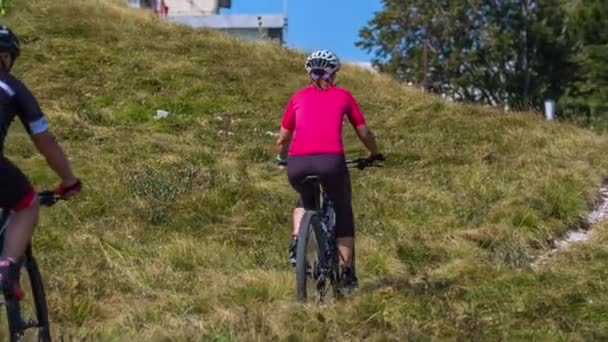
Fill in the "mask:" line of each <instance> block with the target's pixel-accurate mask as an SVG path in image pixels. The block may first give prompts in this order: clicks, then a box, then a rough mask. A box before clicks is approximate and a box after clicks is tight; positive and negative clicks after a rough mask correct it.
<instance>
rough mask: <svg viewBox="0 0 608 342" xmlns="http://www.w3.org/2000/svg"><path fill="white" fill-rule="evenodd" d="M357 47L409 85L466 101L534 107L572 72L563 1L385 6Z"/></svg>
mask: <svg viewBox="0 0 608 342" xmlns="http://www.w3.org/2000/svg"><path fill="white" fill-rule="evenodd" d="M383 4H384V9H383V11H381V12H379V13H377V14H376V16H375V17H374V18H373V19H372V20H371V21H370V22H369V23H368V25H367V26H366V27H365V28H363V29H362V30H361V31H360V37H361V40H360V41H359V42H357V45H358V46H360V47H362V48H363V49H366V50H368V51H370V52H374V54H375V59H374V63H375V64H376V65H378V66H379V67H380V69H381V70H383V71H386V72H389V73H392V74H394V75H395V76H396V77H397V78H399V79H400V80H402V81H404V82H413V83H418V84H420V83H424V82H428V83H431V84H433V85H435V88H437V89H438V90H439V91H440V92H442V93H445V94H447V95H449V96H451V97H453V98H456V99H460V100H466V101H479V102H484V103H491V104H495V105H505V106H509V107H516V108H527V107H529V106H530V105H535V106H539V107H540V106H541V104H542V102H543V100H544V99H545V98H546V97H553V98H557V97H559V96H560V95H561V93H562V92H563V84H564V82H562V80H563V79H564V78H565V77H567V75H569V73H564V71H565V70H568V69H570V68H572V65H571V64H572V63H571V62H570V61H569V58H570V55H571V53H572V48H571V43H570V42H569V40H568V39H569V36H568V35H567V34H566V31H565V30H564V28H565V15H564V13H563V12H564V10H563V7H562V6H560V5H559V0H543V1H534V0H519V1H516V0H471V1H424V0H408V1H403V0H401V1H399V0H384V1H383Z"/></svg>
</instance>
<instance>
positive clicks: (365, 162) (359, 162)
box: [276, 157, 384, 170]
mask: <svg viewBox="0 0 608 342" xmlns="http://www.w3.org/2000/svg"><path fill="white" fill-rule="evenodd" d="M276 162H277V164H278V165H279V166H287V160H286V159H280V158H279V157H277V159H276ZM382 162H384V157H382V159H372V158H357V159H350V160H347V161H346V165H348V166H352V167H356V168H357V169H359V170H363V169H365V168H367V167H382Z"/></svg>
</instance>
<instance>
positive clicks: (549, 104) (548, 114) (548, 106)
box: [545, 100, 555, 121]
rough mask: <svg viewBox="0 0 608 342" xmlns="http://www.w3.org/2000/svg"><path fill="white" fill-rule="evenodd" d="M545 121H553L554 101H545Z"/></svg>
mask: <svg viewBox="0 0 608 342" xmlns="http://www.w3.org/2000/svg"><path fill="white" fill-rule="evenodd" d="M545 119H547V121H553V120H554V119H555V101H553V100H545Z"/></svg>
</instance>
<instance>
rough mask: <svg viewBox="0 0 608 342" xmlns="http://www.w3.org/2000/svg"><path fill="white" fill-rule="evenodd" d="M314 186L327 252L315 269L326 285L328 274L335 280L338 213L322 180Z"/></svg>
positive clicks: (322, 282) (319, 280)
mask: <svg viewBox="0 0 608 342" xmlns="http://www.w3.org/2000/svg"><path fill="white" fill-rule="evenodd" d="M311 186H314V191H315V193H314V195H315V207H314V208H315V209H314V211H315V212H316V213H317V215H318V216H319V218H320V220H319V223H320V225H321V232H322V233H323V235H324V237H323V239H322V240H323V242H324V246H323V247H324V251H325V253H324V254H323V255H321V256H320V258H319V259H320V260H319V264H318V266H319V268H318V269H317V270H315V273H316V277H315V278H316V279H317V281H318V282H319V283H318V285H319V286H321V287H322V286H324V283H325V279H326V278H327V276H330V277H329V278H330V279H331V280H332V281H333V280H334V279H333V277H331V272H332V271H334V270H332V265H331V260H332V258H333V254H334V253H335V251H336V248H337V246H336V238H335V231H334V227H335V223H336V215H335V211H334V204H333V201H332V200H331V198H330V197H329V194H328V193H327V192H326V191H325V190H324V189H323V186H322V185H321V182H320V181H319V180H318V179H315V181H314V182H313V183H312V184H311Z"/></svg>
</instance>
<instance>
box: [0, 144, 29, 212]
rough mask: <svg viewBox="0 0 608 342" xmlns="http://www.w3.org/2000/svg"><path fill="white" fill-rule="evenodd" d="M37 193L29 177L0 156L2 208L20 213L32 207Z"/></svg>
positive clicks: (0, 196)
mask: <svg viewBox="0 0 608 342" xmlns="http://www.w3.org/2000/svg"><path fill="white" fill-rule="evenodd" d="M35 196H36V192H35V191H34V188H33V187H32V185H31V184H30V181H29V180H28V179H27V177H26V176H25V175H24V174H23V172H21V170H19V168H17V167H16V166H15V165H14V164H13V163H11V162H10V161H9V160H8V159H6V158H4V157H2V156H0V208H3V209H10V210H12V211H20V210H23V209H25V208H27V207H29V206H30V204H31V203H32V201H33V200H34V197H35Z"/></svg>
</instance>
